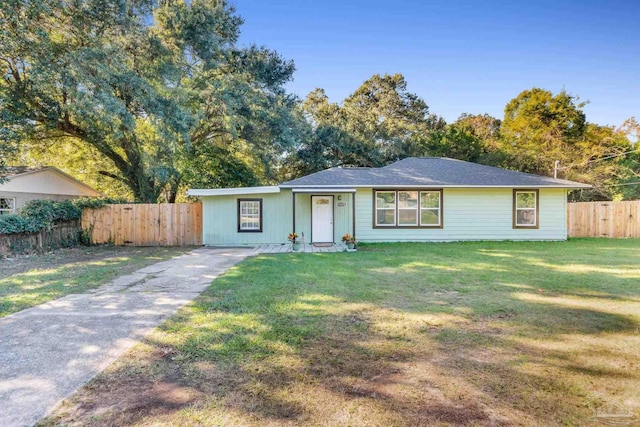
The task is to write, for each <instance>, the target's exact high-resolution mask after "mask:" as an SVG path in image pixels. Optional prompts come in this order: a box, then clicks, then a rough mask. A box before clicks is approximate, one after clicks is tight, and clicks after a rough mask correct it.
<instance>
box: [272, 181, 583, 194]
mask: <svg viewBox="0 0 640 427" xmlns="http://www.w3.org/2000/svg"><path fill="white" fill-rule="evenodd" d="M349 187H353V188H351V189H355V188H390V189H391V188H565V189H569V190H574V189H582V188H592V187H593V186H592V185H589V184H580V183H576V184H566V185H563V184H551V185H534V184H518V185H513V184H511V185H460V184H455V185H451V184H409V185H407V184H393V185H389V184H385V185H377V184H356V185H351V186H349ZM280 188H283V189H285V188H286V189H292V190H293V191H294V192H299V193H302V192H312V191H314V190H317V191H327V190H330V191H337V190H338V189H344V188H345V186H344V185H281V186H280ZM307 189H308V190H307ZM344 192H348V191H344Z"/></svg>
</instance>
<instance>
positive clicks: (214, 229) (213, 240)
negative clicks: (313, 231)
mask: <svg viewBox="0 0 640 427" xmlns="http://www.w3.org/2000/svg"><path fill="white" fill-rule="evenodd" d="M256 198H258V199H262V232H259V233H258V232H238V199H256ZM292 231H293V200H292V195H291V190H282V191H281V192H280V193H269V194H242V195H231V196H205V197H202V242H203V244H204V245H208V246H212V245H216V246H243V245H248V246H250V245H259V244H265V243H287V235H288V234H289V233H291V232H292Z"/></svg>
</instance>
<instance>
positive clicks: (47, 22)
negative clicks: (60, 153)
mask: <svg viewBox="0 0 640 427" xmlns="http://www.w3.org/2000/svg"><path fill="white" fill-rule="evenodd" d="M241 24H242V19H241V18H240V17H239V16H237V15H235V14H234V9H233V8H232V7H230V6H229V5H227V3H226V2H225V1H217V0H191V1H190V2H186V1H183V0H164V1H160V2H159V3H157V2H155V1H152V0H102V1H93V0H72V1H69V0H7V1H4V2H2V3H1V5H0V67H2V68H1V69H2V80H1V81H0V110H1V111H2V114H1V115H0V126H2V128H5V129H8V130H9V131H7V132H3V133H2V134H0V138H1V140H0V146H5V145H7V144H8V143H9V141H10V140H16V139H20V140H23V141H24V140H29V141H31V142H32V143H35V144H46V143H47V141H51V140H59V139H63V138H74V139H77V140H79V141H82V142H83V143H85V144H89V145H90V146H92V147H94V148H95V149H96V150H98V152H99V153H101V154H102V155H104V156H105V157H107V158H108V159H109V160H110V161H111V162H112V163H113V165H114V167H115V171H116V172H115V173H114V172H113V171H108V170H104V171H102V173H103V174H105V175H109V176H111V177H112V178H114V179H117V180H119V181H121V182H123V183H124V184H126V186H127V187H129V188H130V189H131V191H132V193H133V194H134V196H135V198H136V199H137V200H140V201H147V202H154V201H156V200H158V198H159V197H160V196H161V194H163V193H164V194H166V196H165V198H166V199H167V200H169V201H173V200H174V199H175V196H176V194H177V191H178V188H179V185H180V183H181V181H182V179H183V177H184V171H185V170H189V168H190V167H191V165H190V160H191V159H192V158H194V153H197V152H198V150H199V151H200V152H203V151H205V152H211V153H219V154H220V155H223V156H228V154H229V153H228V151H225V150H224V148H225V147H226V146H227V145H228V143H229V141H232V140H235V139H238V138H244V139H245V141H247V143H248V144H250V145H251V147H250V148H249V149H248V150H247V151H248V152H251V153H252V155H253V156H256V157H257V158H258V159H259V161H260V162H262V164H263V165H267V166H268V164H269V161H270V158H271V156H273V153H274V151H278V148H276V149H275V150H274V148H273V147H274V146H279V145H284V144H286V143H287V135H286V129H287V125H286V122H287V120H286V117H287V115H288V114H289V112H290V110H291V108H292V105H293V101H292V99H290V98H289V97H288V96H287V95H286V93H285V91H284V89H283V85H284V83H286V82H287V81H288V80H289V79H290V78H291V75H292V73H293V71H294V66H293V63H291V62H289V61H285V60H283V59H282V58H281V57H280V56H279V55H278V54H277V53H275V52H272V51H270V50H268V49H266V48H258V47H255V46H251V47H249V48H244V49H240V48H238V47H237V46H236V43H237V39H238V36H239V29H240V25H241ZM216 147H217V148H216ZM235 154H236V153H232V155H235ZM231 164H233V162H231Z"/></svg>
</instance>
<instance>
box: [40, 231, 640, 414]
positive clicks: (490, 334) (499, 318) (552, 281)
mask: <svg viewBox="0 0 640 427" xmlns="http://www.w3.org/2000/svg"><path fill="white" fill-rule="evenodd" d="M639 331H640V241H638V240H595V239H593V240H573V241H569V242H549V243H536V242H530V243H515V242H497V243H489V242H478V243H446V244H376V245H366V246H362V247H361V248H360V250H359V251H358V252H357V253H336V254H282V255H271V256H268V255H264V256H258V257H255V258H252V259H248V260H246V261H244V262H243V263H241V264H239V265H237V266H236V267H234V268H233V269H231V270H230V271H229V272H228V273H227V274H226V275H225V276H223V277H221V278H219V279H217V280H215V281H214V282H213V285H212V286H211V287H210V288H209V290H208V291H206V292H205V293H204V294H203V295H202V296H201V297H200V298H198V299H197V300H196V302H195V303H194V304H192V305H190V306H188V307H187V308H185V309H183V310H181V311H180V313H179V314H178V315H176V316H174V317H173V318H172V319H171V320H170V321H169V322H167V323H166V324H164V326H162V327H161V329H160V330H159V331H157V332H155V333H154V334H153V335H152V336H150V337H149V339H148V340H147V341H146V342H145V343H143V344H141V345H139V346H137V347H136V348H135V349H134V350H133V351H131V352H130V353H129V354H128V355H127V356H125V357H123V358H121V359H120V360H119V361H118V362H116V363H115V364H114V365H113V366H112V367H111V368H109V369H108V370H107V371H106V372H105V373H103V374H102V375H101V376H100V377H99V378H98V379H97V380H95V381H93V382H91V383H90V384H89V385H88V386H87V387H85V388H84V389H82V390H81V391H80V392H79V393H78V394H77V395H76V396H74V397H73V398H72V399H70V400H69V401H67V402H66V403H65V404H64V405H63V406H62V407H61V408H60V409H59V410H58V411H57V413H56V414H54V416H53V417H52V418H50V419H49V420H47V423H49V424H57V423H72V424H73V423H77V424H81V425H131V424H133V425H207V426H209V425H255V426H269V425H274V426H275V425H318V426H320V425H322V426H326V425H336V426H337V425H340V426H344V425H350V426H394V425H398V426H399V425H406V426H416V425H531V426H534V425H584V424H587V423H594V422H598V421H599V420H598V418H592V417H594V416H599V417H604V416H606V415H607V411H609V412H611V409H606V408H611V407H615V408H617V410H618V411H619V412H624V411H627V413H626V415H625V416H626V417H627V418H632V417H636V418H638V417H640V395H639V394H638V390H640V333H639ZM603 408H604V409H603ZM629 411H631V413H633V414H629V413H628V412H629ZM618 415H619V414H618ZM623 415H624V414H623ZM616 420H617V421H619V420H620V418H618V419H616Z"/></svg>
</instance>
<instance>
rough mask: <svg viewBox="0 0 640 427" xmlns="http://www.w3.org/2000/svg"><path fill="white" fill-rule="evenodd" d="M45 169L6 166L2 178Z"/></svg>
mask: <svg viewBox="0 0 640 427" xmlns="http://www.w3.org/2000/svg"><path fill="white" fill-rule="evenodd" d="M44 168H46V166H7V167H5V168H4V173H3V174H2V178H9V177H12V176H15V175H22V174H23V173H27V172H37V171H39V170H42V169H44Z"/></svg>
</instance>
